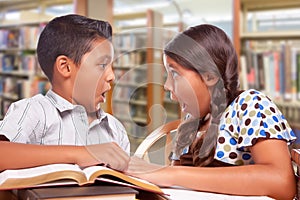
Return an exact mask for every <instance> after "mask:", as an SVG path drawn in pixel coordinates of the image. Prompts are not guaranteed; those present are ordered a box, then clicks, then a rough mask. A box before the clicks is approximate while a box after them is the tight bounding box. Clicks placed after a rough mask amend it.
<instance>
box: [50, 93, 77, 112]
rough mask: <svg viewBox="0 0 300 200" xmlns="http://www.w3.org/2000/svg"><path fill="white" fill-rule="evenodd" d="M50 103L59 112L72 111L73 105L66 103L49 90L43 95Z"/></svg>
mask: <svg viewBox="0 0 300 200" xmlns="http://www.w3.org/2000/svg"><path fill="white" fill-rule="evenodd" d="M45 96H46V97H47V98H48V99H49V100H50V101H51V103H52V104H53V105H54V106H55V107H56V108H57V109H58V110H59V111H60V112H64V111H66V110H73V109H74V107H75V105H73V104H72V103H71V102H69V101H67V100H66V99H65V98H63V97H61V96H60V95H58V94H56V93H55V92H54V91H53V90H51V89H50V90H49V91H48V92H47V93H46V95H45Z"/></svg>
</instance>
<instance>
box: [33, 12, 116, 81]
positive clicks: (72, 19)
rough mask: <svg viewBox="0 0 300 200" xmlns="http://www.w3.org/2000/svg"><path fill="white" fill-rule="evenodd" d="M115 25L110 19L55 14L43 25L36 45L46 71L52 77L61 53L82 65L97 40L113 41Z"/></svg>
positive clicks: (43, 68)
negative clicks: (111, 23)
mask: <svg viewBox="0 0 300 200" xmlns="http://www.w3.org/2000/svg"><path fill="white" fill-rule="evenodd" d="M111 37H112V27H111V25H110V24H109V23H108V22H105V21H101V20H95V19H90V18H87V17H84V16H80V15H76V14H69V15H65V16H61V17H56V18H54V19H53V20H51V21H50V22H49V23H48V24H47V25H46V27H45V28H44V29H43V31H42V33H41V35H40V37H39V41H38V46H37V57H38V61H39V63H40V65H41V68H42V70H43V71H44V73H45V75H46V76H47V77H48V79H49V80H50V81H51V80H52V78H53V66H54V63H55V60H56V58H57V57H58V56H60V55H65V56H67V57H69V58H70V59H72V60H73V62H74V63H75V64H76V65H79V64H80V62H81V58H82V56H83V55H84V54H86V53H88V52H89V51H91V49H92V47H93V43H94V41H96V40H98V39H108V40H110V41H111Z"/></svg>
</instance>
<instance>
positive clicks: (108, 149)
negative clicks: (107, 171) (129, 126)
mask: <svg viewBox="0 0 300 200" xmlns="http://www.w3.org/2000/svg"><path fill="white" fill-rule="evenodd" d="M84 148H85V149H86V152H87V154H88V155H85V156H86V157H83V158H81V159H83V160H81V161H82V162H79V165H81V166H91V165H97V164H104V165H105V166H109V167H110V168H112V169H115V170H118V171H125V170H126V169H127V168H128V163H129V160H130V157H129V156H128V155H127V153H126V152H125V151H124V150H123V149H121V147H120V146H118V145H117V144H116V143H114V142H111V143H104V144H97V145H88V146H85V147H84Z"/></svg>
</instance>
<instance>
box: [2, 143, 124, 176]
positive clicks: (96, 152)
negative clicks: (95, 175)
mask: <svg viewBox="0 0 300 200" xmlns="http://www.w3.org/2000/svg"><path fill="white" fill-rule="evenodd" d="M0 158H1V161H0V171H2V170H5V169H20V168H28V167H34V166H40V165H46V164H55V163H72V164H78V165H80V166H83V167H85V166H91V165H96V164H99V163H105V164H109V165H110V166H111V167H112V168H114V169H117V170H121V171H123V170H125V169H127V165H128V162H129V157H128V155H127V154H126V153H125V152H124V151H123V150H122V149H121V148H120V147H119V146H118V145H117V144H116V143H105V144H98V145H89V146H71V145H61V146H60V145H32V144H21V143H13V142H7V141H0Z"/></svg>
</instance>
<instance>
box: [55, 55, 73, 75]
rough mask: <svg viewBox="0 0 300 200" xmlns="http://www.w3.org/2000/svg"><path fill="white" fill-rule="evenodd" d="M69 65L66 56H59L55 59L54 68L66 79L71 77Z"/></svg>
mask: <svg viewBox="0 0 300 200" xmlns="http://www.w3.org/2000/svg"><path fill="white" fill-rule="evenodd" d="M71 64H72V63H71V62H70V60H69V58H68V57H67V56H64V55H60V56H58V57H57V58H56V61H55V66H54V67H55V69H56V70H57V71H58V73H59V74H60V75H61V76H63V77H65V78H67V77H69V76H70V75H71Z"/></svg>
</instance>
